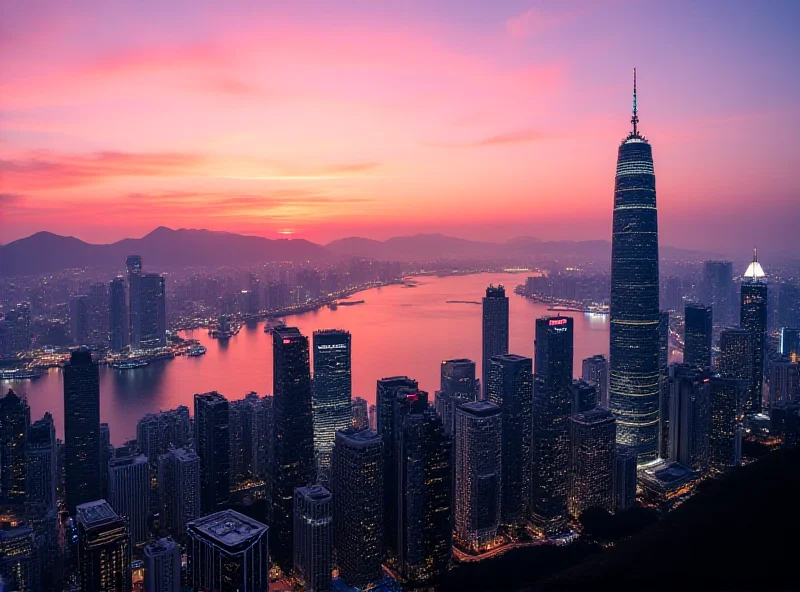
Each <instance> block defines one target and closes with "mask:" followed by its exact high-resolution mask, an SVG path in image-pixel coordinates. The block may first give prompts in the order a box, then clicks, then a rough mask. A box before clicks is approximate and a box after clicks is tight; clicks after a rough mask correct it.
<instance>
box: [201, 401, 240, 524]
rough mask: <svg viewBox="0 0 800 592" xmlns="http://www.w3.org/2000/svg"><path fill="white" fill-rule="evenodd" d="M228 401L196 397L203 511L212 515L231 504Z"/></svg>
mask: <svg viewBox="0 0 800 592" xmlns="http://www.w3.org/2000/svg"><path fill="white" fill-rule="evenodd" d="M228 422H229V409H228V400H227V399H226V398H225V397H223V396H222V395H220V394H219V393H217V392H210V393H203V394H200V395H197V394H196V395H195V396H194V445H195V450H196V451H197V455H198V456H199V457H200V483H202V491H201V493H200V508H201V511H202V513H204V514H208V513H210V512H213V511H214V510H215V509H216V508H217V507H218V506H219V505H220V504H222V503H225V502H226V501H228V494H229V488H230V464H231V458H230V434H229V426H228Z"/></svg>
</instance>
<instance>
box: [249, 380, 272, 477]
mask: <svg viewBox="0 0 800 592" xmlns="http://www.w3.org/2000/svg"><path fill="white" fill-rule="evenodd" d="M251 395H252V396H251ZM251 395H247V397H246V399H250V401H251V405H253V434H252V436H253V468H252V470H253V477H254V478H256V479H262V480H267V479H269V476H270V466H271V463H272V428H273V423H272V402H273V399H272V395H264V396H263V397H258V395H256V394H255V393H251Z"/></svg>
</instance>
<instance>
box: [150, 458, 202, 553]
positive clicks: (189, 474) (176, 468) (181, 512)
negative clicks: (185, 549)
mask: <svg viewBox="0 0 800 592" xmlns="http://www.w3.org/2000/svg"><path fill="white" fill-rule="evenodd" d="M201 486H202V485H201V483H200V457H199V456H197V453H196V452H195V451H194V450H190V449H186V448H173V449H172V450H170V451H169V452H167V453H166V454H162V455H161V456H160V457H159V461H158V494H159V512H160V523H161V528H162V529H163V530H164V532H166V533H167V534H169V535H170V536H172V537H174V538H175V539H176V540H178V541H183V538H184V535H185V533H186V523H187V522H191V521H192V520H196V519H197V518H199V517H200V488H201Z"/></svg>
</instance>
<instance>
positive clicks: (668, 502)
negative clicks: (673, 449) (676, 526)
mask: <svg viewBox="0 0 800 592" xmlns="http://www.w3.org/2000/svg"><path fill="white" fill-rule="evenodd" d="M697 480H698V475H697V473H695V472H694V471H692V470H691V469H690V468H688V467H685V466H683V465H682V464H680V463H677V462H672V461H667V460H664V459H660V460H658V461H656V462H653V463H648V464H647V465H645V466H644V467H642V468H641V469H640V470H639V472H638V484H639V488H640V489H641V492H642V502H643V503H644V504H645V505H646V506H650V507H655V508H659V509H669V508H671V507H672V506H673V505H674V504H675V502H676V501H678V500H680V499H682V498H684V497H685V496H686V495H687V494H689V493H690V492H691V491H692V489H693V488H694V486H695V485H696V484H697Z"/></svg>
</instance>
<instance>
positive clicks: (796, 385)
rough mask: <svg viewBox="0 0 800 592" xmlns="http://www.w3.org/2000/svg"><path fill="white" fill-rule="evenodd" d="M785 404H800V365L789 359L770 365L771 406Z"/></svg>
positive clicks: (772, 362)
mask: <svg viewBox="0 0 800 592" xmlns="http://www.w3.org/2000/svg"><path fill="white" fill-rule="evenodd" d="M783 402H786V403H799V402H800V363H798V362H793V361H792V360H791V359H790V358H789V357H781V358H777V359H775V360H770V363H769V406H770V407H773V406H774V405H776V404H778V403H783Z"/></svg>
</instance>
